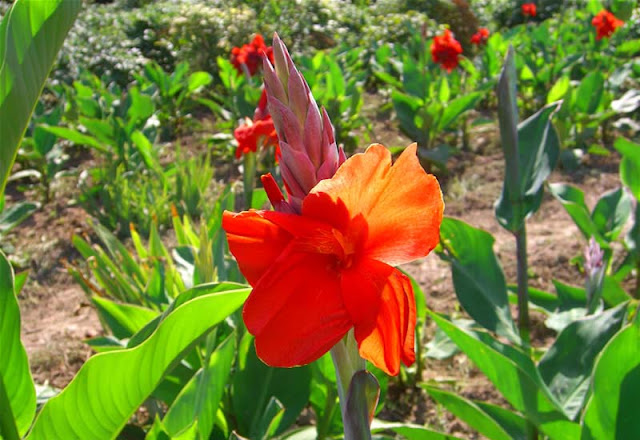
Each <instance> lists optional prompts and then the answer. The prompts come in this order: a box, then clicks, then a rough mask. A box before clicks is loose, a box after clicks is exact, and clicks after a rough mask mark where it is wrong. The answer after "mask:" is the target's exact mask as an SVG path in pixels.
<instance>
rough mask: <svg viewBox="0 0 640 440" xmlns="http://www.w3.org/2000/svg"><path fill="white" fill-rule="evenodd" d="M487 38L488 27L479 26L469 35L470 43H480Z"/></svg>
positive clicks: (483, 42)
mask: <svg viewBox="0 0 640 440" xmlns="http://www.w3.org/2000/svg"><path fill="white" fill-rule="evenodd" d="M488 38H489V29H487V28H480V29H478V31H477V32H476V33H475V34H473V35H472V36H471V44H475V45H478V46H479V45H481V44H485V43H486V42H487V39H488Z"/></svg>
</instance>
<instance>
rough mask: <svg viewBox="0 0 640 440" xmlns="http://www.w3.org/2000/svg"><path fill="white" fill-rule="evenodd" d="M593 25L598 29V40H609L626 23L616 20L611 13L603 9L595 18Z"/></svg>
mask: <svg viewBox="0 0 640 440" xmlns="http://www.w3.org/2000/svg"><path fill="white" fill-rule="evenodd" d="M591 24H592V25H593V26H595V28H596V40H602V39H603V38H604V37H607V38H609V37H610V36H611V35H613V33H614V32H615V31H616V29H617V28H619V27H620V26H622V25H623V24H624V21H622V20H620V19H618V18H616V16H615V15H613V14H612V13H611V12H609V11H607V10H606V9H603V10H602V11H600V12H598V15H596V16H595V17H593V20H591Z"/></svg>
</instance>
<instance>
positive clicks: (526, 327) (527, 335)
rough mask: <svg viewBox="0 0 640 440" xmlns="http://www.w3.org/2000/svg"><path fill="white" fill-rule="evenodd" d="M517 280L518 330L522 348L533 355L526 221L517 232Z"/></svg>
mask: <svg viewBox="0 0 640 440" xmlns="http://www.w3.org/2000/svg"><path fill="white" fill-rule="evenodd" d="M514 235H515V238H516V258H517V264H518V268H517V281H518V330H519V331H520V338H521V339H522V349H523V350H524V351H525V352H527V353H528V354H529V355H531V328H530V327H531V324H530V322H529V292H528V284H529V279H528V274H527V271H528V264H527V229H526V226H525V223H524V222H523V223H522V227H521V228H520V229H519V230H518V231H516V232H515V234H514Z"/></svg>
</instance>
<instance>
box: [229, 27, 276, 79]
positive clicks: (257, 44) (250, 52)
mask: <svg viewBox="0 0 640 440" xmlns="http://www.w3.org/2000/svg"><path fill="white" fill-rule="evenodd" d="M263 54H264V55H266V56H267V57H268V58H269V59H270V60H271V61H273V48H272V47H267V45H266V44H265V43H264V38H262V35H260V34H256V36H255V37H254V38H253V41H251V43H249V44H245V45H243V46H242V47H234V48H233V49H231V64H233V65H234V67H235V68H236V69H237V70H238V72H240V73H242V72H243V71H244V70H243V69H245V68H246V69H247V71H248V72H249V75H250V76H253V75H255V73H256V72H257V71H258V69H259V68H260V67H261V66H262V56H263ZM243 65H244V66H245V67H244V68H243Z"/></svg>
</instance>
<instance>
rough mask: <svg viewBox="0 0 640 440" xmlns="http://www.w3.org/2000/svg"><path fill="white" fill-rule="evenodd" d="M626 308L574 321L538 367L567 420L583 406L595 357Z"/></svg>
mask: <svg viewBox="0 0 640 440" xmlns="http://www.w3.org/2000/svg"><path fill="white" fill-rule="evenodd" d="M626 311H627V305H626V304H621V305H620V306H618V307H616V308H614V309H609V310H607V311H605V312H602V313H599V314H597V315H592V316H587V317H585V318H583V319H580V320H577V321H574V322H573V323H571V324H569V325H568V326H567V327H565V328H564V330H562V332H561V333H560V334H559V335H558V338H557V339H556V340H555V342H554V343H553V345H552V346H551V347H550V348H549V350H547V352H546V353H545V355H544V356H543V357H542V359H541V360H540V363H539V364H538V370H539V371H540V375H541V376H542V378H543V379H544V381H545V383H546V384H547V385H548V386H549V390H550V391H551V392H552V393H553V394H554V396H555V397H556V399H557V400H558V402H560V404H561V405H562V408H563V409H564V411H565V413H566V414H567V415H568V416H569V418H571V419H575V418H576V417H578V415H579V414H580V411H581V410H582V407H583V406H584V403H585V400H586V397H587V392H588V390H589V385H590V382H591V371H592V370H593V364H594V362H595V359H596V356H597V355H598V353H600V351H601V350H602V348H603V347H604V346H605V344H606V343H607V342H608V341H609V339H611V337H612V336H613V335H614V334H615V333H616V332H617V331H618V330H620V327H622V322H623V320H624V317H625V314H626Z"/></svg>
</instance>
